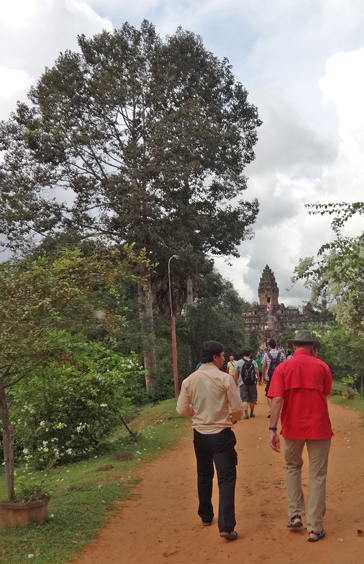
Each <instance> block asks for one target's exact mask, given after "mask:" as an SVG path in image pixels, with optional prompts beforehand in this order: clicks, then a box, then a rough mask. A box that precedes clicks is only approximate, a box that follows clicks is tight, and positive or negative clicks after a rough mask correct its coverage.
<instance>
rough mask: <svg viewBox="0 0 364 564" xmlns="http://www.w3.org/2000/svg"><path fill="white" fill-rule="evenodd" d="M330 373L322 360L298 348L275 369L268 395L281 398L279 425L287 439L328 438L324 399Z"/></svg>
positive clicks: (329, 385) (327, 389) (328, 425)
mask: <svg viewBox="0 0 364 564" xmlns="http://www.w3.org/2000/svg"><path fill="white" fill-rule="evenodd" d="M331 386H332V376H331V372H330V369H329V367H328V366H327V364H325V362H323V361H322V360H320V359H318V358H314V357H312V356H310V355H309V353H308V352H307V351H306V350H303V349H301V350H298V351H296V352H295V353H294V355H293V357H292V358H290V359H289V360H287V361H286V362H282V363H281V364H279V365H278V366H277V368H276V369H275V371H274V374H273V378H272V381H271V384H270V387H269V392H268V397H269V398H274V397H279V398H283V399H284V403H283V408H282V415H281V424H282V435H283V437H285V438H286V439H316V440H318V439H330V438H331V437H332V435H333V432H332V428H331V423H330V418H329V411H328V407H327V399H326V396H328V395H329V394H330V393H331Z"/></svg>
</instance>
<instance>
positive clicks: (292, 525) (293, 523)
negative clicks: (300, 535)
mask: <svg viewBox="0 0 364 564" xmlns="http://www.w3.org/2000/svg"><path fill="white" fill-rule="evenodd" d="M287 527H288V528H289V529H299V528H300V527H303V523H302V519H301V515H294V516H293V517H291V518H290V520H289V521H288V523H287Z"/></svg>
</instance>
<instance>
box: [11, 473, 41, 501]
mask: <svg viewBox="0 0 364 564" xmlns="http://www.w3.org/2000/svg"><path fill="white" fill-rule="evenodd" d="M15 490H16V498H15V499H16V501H23V500H25V501H36V500H38V499H45V498H49V493H48V492H47V491H45V490H44V488H43V486H42V484H41V483H40V482H32V481H30V480H26V479H25V478H24V476H19V477H18V478H17V479H16V488H15Z"/></svg>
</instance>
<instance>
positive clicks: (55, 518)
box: [0, 399, 190, 564]
mask: <svg viewBox="0 0 364 564" xmlns="http://www.w3.org/2000/svg"><path fill="white" fill-rule="evenodd" d="M175 406H176V402H175V400H174V399H173V400H169V401H167V402H163V403H160V404H158V405H150V404H149V405H147V406H144V407H143V408H142V409H141V411H140V414H139V415H138V416H137V417H136V418H135V419H134V420H133V423H135V426H136V427H137V428H138V429H139V431H140V432H139V434H138V440H137V442H134V441H129V438H128V433H127V431H126V430H125V428H124V429H123V428H120V429H118V430H117V431H116V432H115V434H114V435H113V436H112V439H110V442H109V452H108V454H104V455H102V456H100V455H96V456H94V455H93V456H92V457H90V458H89V459H88V460H82V462H78V463H74V464H69V465H66V466H57V467H55V468H50V469H47V470H46V471H44V470H43V471H42V472H35V471H33V470H29V469H25V468H24V467H18V468H17V474H18V476H20V477H22V478H23V479H24V481H25V482H26V483H30V484H31V483H33V482H38V483H40V484H42V487H45V488H46V490H48V491H50V492H51V495H50V501H49V505H48V518H47V519H46V520H45V521H44V522H43V523H40V524H35V523H29V525H25V526H21V527H13V528H12V529H4V530H2V531H1V543H0V562H1V563H3V562H4V563H5V562H6V564H25V563H28V562H29V558H28V555H29V554H34V558H33V560H34V561H36V562H38V563H39V564H50V563H51V562H52V564H67V563H68V562H71V561H73V560H76V559H77V556H78V555H79V553H80V551H81V550H82V549H83V548H84V547H85V546H86V545H87V544H89V543H90V542H91V541H92V540H93V539H94V538H95V537H96V536H97V535H98V534H99V532H100V529H101V527H103V526H105V524H106V523H107V521H108V519H109V518H110V517H111V516H112V515H114V510H115V503H116V502H118V501H121V500H126V499H129V498H130V497H131V495H132V491H133V488H134V486H135V485H136V484H137V483H138V482H139V471H140V468H142V467H143V466H144V465H145V463H146V462H149V461H151V460H154V459H156V458H157V457H159V456H160V455H161V454H162V453H163V452H164V451H165V450H167V449H169V448H173V446H174V445H175V444H177V442H178V441H179V440H181V439H182V437H185V436H186V433H189V432H190V430H189V424H188V421H186V420H185V419H184V418H181V417H179V416H178V415H177V413H176V410H175ZM121 452H130V453H131V455H132V460H129V461H119V460H112V459H111V455H113V454H117V453H121ZM110 463H112V465H113V466H114V470H112V471H109V472H107V473H102V472H98V471H97V468H99V467H100V466H102V465H104V464H110ZM17 493H18V489H17ZM5 496H6V487H5V480H4V476H0V499H4V497H5Z"/></svg>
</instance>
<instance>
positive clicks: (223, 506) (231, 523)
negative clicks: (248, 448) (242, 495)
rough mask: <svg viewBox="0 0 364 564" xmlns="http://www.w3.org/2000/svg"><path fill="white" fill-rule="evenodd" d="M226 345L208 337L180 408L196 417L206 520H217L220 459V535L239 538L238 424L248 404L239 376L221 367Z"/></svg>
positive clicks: (186, 383)
mask: <svg viewBox="0 0 364 564" xmlns="http://www.w3.org/2000/svg"><path fill="white" fill-rule="evenodd" d="M224 361H225V357H224V347H223V346H222V344H221V343H218V342H217V341H207V343H205V344H204V345H203V347H202V351H201V363H202V364H201V366H200V368H199V369H198V370H197V371H196V372H193V374H191V375H190V376H189V377H188V378H186V379H185V380H184V381H183V382H182V389H181V394H180V396H179V398H178V402H177V411H178V413H179V414H180V415H184V416H185V417H192V428H193V435H194V441H193V442H194V448H195V454H196V459H197V488H198V498H199V508H198V514H199V516H200V517H201V519H202V524H203V525H204V526H208V525H211V524H212V521H213V518H214V510H213V507H212V503H211V496H212V479H213V477H214V464H215V467H216V472H217V479H218V485H219V518H218V527H219V531H220V536H221V537H223V538H225V539H227V540H235V539H237V538H238V534H237V532H236V531H234V527H235V525H236V521H235V501H234V500H235V483H236V464H237V454H236V451H235V448H234V447H235V444H236V439H235V435H234V432H233V430H232V427H233V424H234V423H236V422H237V421H239V420H240V419H241V418H242V416H243V404H242V402H241V399H240V397H239V393H238V391H237V389H236V385H235V382H234V380H233V378H232V377H231V376H230V375H229V374H226V373H224V372H221V370H220V368H222V366H223V364H224Z"/></svg>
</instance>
